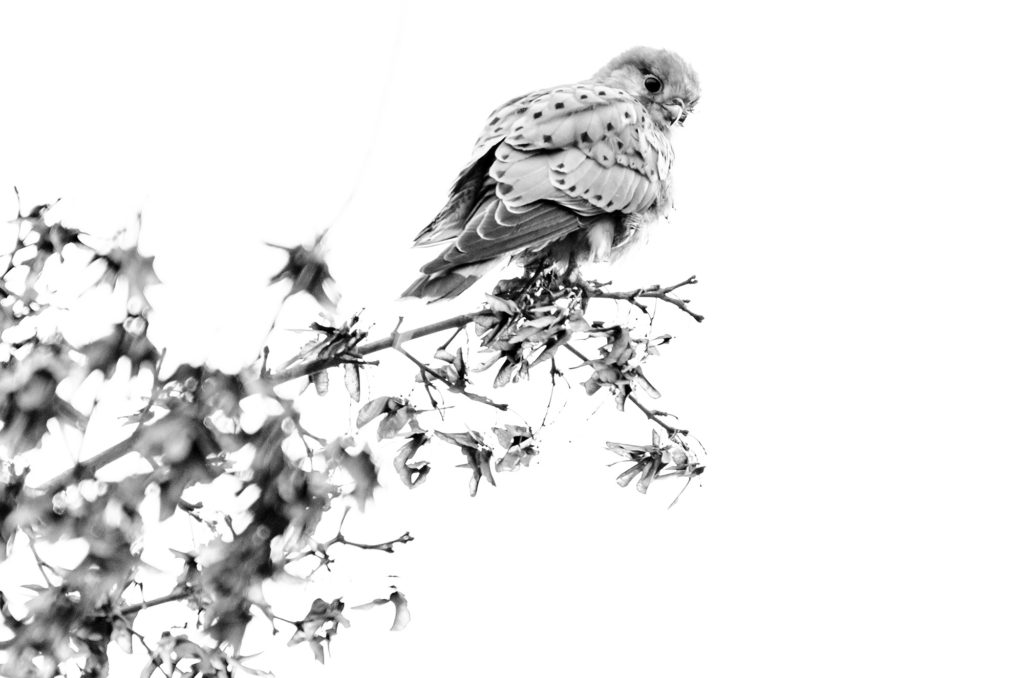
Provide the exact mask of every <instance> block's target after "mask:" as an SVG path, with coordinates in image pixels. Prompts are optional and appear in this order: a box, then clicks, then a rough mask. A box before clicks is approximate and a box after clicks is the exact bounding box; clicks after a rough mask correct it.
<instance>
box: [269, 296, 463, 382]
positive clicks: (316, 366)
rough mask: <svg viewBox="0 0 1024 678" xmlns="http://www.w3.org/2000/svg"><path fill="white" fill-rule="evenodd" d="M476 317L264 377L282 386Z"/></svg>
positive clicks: (450, 321) (456, 319)
mask: <svg viewBox="0 0 1024 678" xmlns="http://www.w3.org/2000/svg"><path fill="white" fill-rule="evenodd" d="M477 315H478V313H463V314H462V315H457V316H455V317H453V318H448V319H447V320H441V321H440V322H436V323H433V324H431V325H424V326H423V327H417V328H416V329H414V330H409V331H408V332H402V333H401V334H397V335H396V334H392V335H391V336H389V337H386V338H384V339H377V340H376V341H371V342H369V343H366V344H363V345H362V346H356V347H354V348H352V349H351V350H350V351H347V352H345V353H341V354H338V355H333V356H326V357H324V358H317V359H315V360H310V361H309V362H308V363H304V364H302V365H296V366H295V367H292V368H289V369H286V370H282V371H281V372H278V373H277V374H268V375H266V379H267V381H269V382H270V383H271V384H283V383H284V382H286V381H291V380H292V379H299V378H301V377H308V376H309V375H311V374H316V373H317V372H321V371H323V370H326V369H328V368H330V367H337V366H338V365H341V364H342V363H345V362H355V361H356V359H357V358H358V357H360V356H365V355H369V354H371V353H376V352H378V351H383V350H385V349H389V348H394V347H395V346H398V345H399V344H401V343H402V342H405V341H411V340H413V339H418V338H420V337H425V336H427V335H430V334H435V333H437V332H444V331H445V330H450V329H454V328H456V327H464V326H466V325H468V324H469V323H471V322H472V321H473V319H474V318H476V316H477Z"/></svg>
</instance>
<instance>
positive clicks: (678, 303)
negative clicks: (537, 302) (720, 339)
mask: <svg viewBox="0 0 1024 678" xmlns="http://www.w3.org/2000/svg"><path fill="white" fill-rule="evenodd" d="M695 284H697V276H690V277H689V278H687V279H686V280H684V281H682V282H680V283H676V284H675V285H670V286H668V287H662V286H661V285H651V286H650V287H638V288H637V289H635V290H630V291H628V292H606V291H604V290H602V289H600V288H597V289H591V290H588V291H587V295H588V296H590V297H591V298H594V299H620V300H622V301H628V302H629V303H631V304H633V305H634V306H636V307H637V308H639V309H640V310H641V311H643V312H644V313H648V315H649V312H648V310H647V307H646V306H645V305H643V304H641V303H640V302H638V301H637V299H658V300H659V301H664V302H667V303H669V304H672V305H673V306H675V307H676V308H678V309H680V310H681V311H683V312H685V313H687V314H689V315H690V317H692V318H693V319H694V320H696V321H697V322H701V321H702V320H704V316H702V315H700V314H697V313H694V312H693V311H691V310H690V307H689V306H687V304H688V303H690V300H689V299H679V298H677V297H674V296H672V292H674V291H675V290H677V289H679V288H680V287H682V286H683V285H695Z"/></svg>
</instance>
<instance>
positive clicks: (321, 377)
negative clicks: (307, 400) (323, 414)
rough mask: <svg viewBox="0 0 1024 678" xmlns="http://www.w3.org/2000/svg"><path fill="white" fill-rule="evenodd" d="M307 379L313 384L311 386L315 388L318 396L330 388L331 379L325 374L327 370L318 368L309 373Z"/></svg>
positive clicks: (325, 393)
mask: <svg viewBox="0 0 1024 678" xmlns="http://www.w3.org/2000/svg"><path fill="white" fill-rule="evenodd" d="M309 381H310V383H312V384H313V388H315V389H316V394H317V395H318V396H325V395H327V391H328V389H329V388H330V385H331V381H330V378H329V377H328V376H327V370H320V371H319V372H314V373H313V374H311V375H309Z"/></svg>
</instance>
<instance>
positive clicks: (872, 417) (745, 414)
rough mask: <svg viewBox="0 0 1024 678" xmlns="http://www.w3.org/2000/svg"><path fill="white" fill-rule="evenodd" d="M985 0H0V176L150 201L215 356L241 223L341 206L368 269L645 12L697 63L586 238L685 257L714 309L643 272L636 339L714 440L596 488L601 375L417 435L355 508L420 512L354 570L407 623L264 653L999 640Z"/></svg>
mask: <svg viewBox="0 0 1024 678" xmlns="http://www.w3.org/2000/svg"><path fill="white" fill-rule="evenodd" d="M826 5H827V7H826ZM1012 5H1013V3H981V2H972V3H943V2H930V3H924V2H922V3H910V2H902V3H901V2H884V3H882V2H859V3H849V4H847V5H845V8H841V7H839V6H837V5H836V4H834V3H811V2H807V3H798V2H787V3H756V2H701V3H698V2H682V1H676V2H665V3H652V2H628V3H621V2H588V3H586V4H585V5H581V4H579V3H571V4H570V3H565V4H555V3H552V2H517V3H515V4H512V5H508V4H500V3H498V4H495V3H473V4H469V3H466V4H464V5H458V4H453V3H420V4H411V3H410V4H409V5H408V6H405V7H403V6H401V5H398V4H388V3H383V2H381V3H375V6H374V8H373V9H367V8H366V7H365V6H360V7H359V8H358V9H354V8H353V7H352V6H348V5H343V4H342V3H325V4H315V3H314V4H306V3H303V4H301V5H299V4H295V3H293V4H289V6H288V9H287V10H285V9H281V8H280V7H278V6H271V5H268V4H263V3H245V4H223V5H221V4H218V5H217V7H213V6H211V5H209V4H198V3H197V4H190V3H174V4H173V6H167V7H165V8H163V9H160V8H157V7H156V6H154V5H149V4H145V5H141V4H132V5H129V4H125V5H119V6H113V5H106V4H95V3H90V4H89V5H88V6H86V5H85V4H84V3H83V4H65V5H52V4H41V3H31V4H30V3H21V4H13V3H12V4H5V5H4V7H3V9H2V10H0V74H2V81H0V85H2V98H0V210H2V213H3V214H7V215H11V216H13V214H14V202H13V195H12V194H11V191H10V190H9V188H7V187H10V186H12V185H14V184H17V185H18V186H19V188H21V190H22V195H23V199H24V201H25V202H26V203H27V204H33V203H35V202H41V201H49V200H52V199H54V198H56V197H58V196H62V197H63V200H64V203H65V204H64V209H65V211H64V213H63V214H64V215H65V216H66V218H67V220H68V223H69V224H71V225H74V226H78V227H81V228H83V229H86V230H90V229H91V230H97V231H105V232H110V231H113V230H115V229H116V228H119V227H122V226H128V225H130V224H131V223H132V220H133V215H134V213H135V212H136V211H137V210H139V209H141V210H142V211H143V212H144V220H145V225H144V228H143V241H142V246H143V248H144V249H145V250H148V251H149V253H151V254H156V255H157V256H158V264H157V267H158V268H157V272H158V273H159V275H160V276H161V277H162V279H163V280H164V283H165V285H164V288H163V290H161V291H159V292H157V293H156V294H154V299H155V300H156V303H157V308H158V311H157V313H158V315H157V316H156V317H155V318H154V328H153V331H154V334H155V335H156V338H157V339H159V340H162V341H167V342H171V341H173V342H180V343H182V344H183V346H184V348H183V349H182V350H181V352H180V354H179V355H178V356H177V357H178V358H179V359H193V360H200V359H209V360H212V361H214V362H217V363H218V364H221V365H224V366H226V367H230V366H231V365H235V366H237V365H238V364H241V363H244V362H246V361H248V360H249V359H250V358H251V356H252V355H254V354H255V352H256V350H257V349H258V346H259V342H260V341H261V340H262V336H263V331H264V330H265V327H266V323H267V322H268V321H269V318H270V315H271V314H272V312H273V307H274V303H275V299H276V296H275V294H274V293H270V294H268V293H266V292H264V290H263V287H264V281H265V280H266V278H267V276H268V275H269V274H270V273H272V272H273V271H274V270H275V266H278V265H279V257H277V256H275V255H274V253H273V252H271V251H269V250H267V249H266V248H265V247H264V246H263V245H262V243H263V242H264V241H274V242H279V243H283V244H294V243H297V242H301V241H303V240H307V239H309V238H310V237H312V235H313V234H314V233H315V232H317V231H319V230H320V229H322V228H324V227H325V226H327V225H329V224H334V227H333V231H332V233H331V236H330V243H331V246H332V255H331V259H330V260H331V262H332V264H333V265H334V266H335V270H336V272H337V274H338V278H339V280H340V282H341V289H342V292H343V294H344V295H345V299H344V302H343V310H345V311H346V312H347V311H350V310H354V309H358V308H361V307H362V306H364V305H368V304H369V305H374V304H378V305H379V304H381V303H385V302H384V301H382V300H390V299H392V298H393V297H394V296H395V295H396V294H397V293H398V292H399V291H400V290H401V289H402V288H403V287H405V286H406V285H407V284H408V283H409V281H410V280H411V279H412V277H413V276H414V273H415V270H416V268H417V266H418V265H419V264H420V263H422V261H423V258H424V256H425V253H424V252H416V251H412V250H410V249H409V248H408V243H409V242H410V241H411V238H412V236H413V235H414V234H415V233H416V232H417V231H418V229H419V228H421V226H422V225H423V224H425V223H426V222H427V221H428V220H429V219H430V218H431V217H432V216H433V215H434V213H435V212H436V210H437V209H438V208H439V207H440V206H441V205H442V204H443V201H444V197H445V195H446V191H447V189H448V187H449V185H450V183H451V181H452V180H453V179H454V177H455V174H456V173H457V172H458V171H459V169H460V168H461V166H462V163H463V162H464V161H465V159H466V158H467V156H468V153H469V150H470V148H471V145H472V142H473V140H474V139H475V137H476V134H477V132H478V131H479V129H480V128H481V126H482V124H483V122H484V121H485V116H486V115H487V113H488V112H489V111H490V110H491V109H492V108H494V107H495V106H496V105H497V104H499V103H502V102H504V101H505V100H507V99H508V98H510V97H511V96H514V95H516V94H519V93H523V92H525V91H529V90H531V89H535V88H538V87H542V86H547V85H555V84H561V83H564V82H571V81H573V80H577V79H581V78H584V77H587V76H589V75H590V74H591V73H592V72H593V71H595V70H596V69H597V68H598V67H600V66H601V65H602V64H603V63H604V62H605V61H607V60H608V59H609V58H611V57H612V56H614V55H615V54H617V53H618V52H619V51H621V50H622V49H625V48H627V47H630V46H632V45H634V44H650V45H653V46H664V47H668V48H671V49H674V50H676V51H678V52H679V53H680V54H682V55H683V56H684V58H686V59H688V60H689V61H690V62H691V63H692V64H693V65H694V66H695V68H696V69H697V71H698V72H699V74H700V76H701V79H702V84H703V96H702V99H701V104H700V107H699V108H698V110H697V113H696V114H695V115H694V116H693V117H692V119H691V120H688V122H687V125H686V127H685V128H684V129H683V130H682V133H681V134H677V151H678V153H677V169H676V177H677V185H678V197H677V206H678V208H679V209H678V211H677V213H676V214H675V215H674V218H673V221H672V222H671V224H670V225H668V226H667V227H664V228H662V229H660V231H659V232H657V233H655V234H654V237H653V239H652V242H651V245H650V246H649V247H648V248H647V249H646V250H644V251H643V252H640V253H638V254H637V255H635V256H634V257H633V258H632V259H631V260H630V261H628V262H626V263H624V264H623V265H622V266H620V267H618V268H616V269H614V270H613V271H612V273H611V275H613V277H614V278H615V279H616V281H618V283H619V284H620V285H621V286H622V287H626V286H628V285H635V284H641V283H643V284H646V283H655V282H660V283H669V282H674V281H677V280H681V279H682V278H684V277H686V276H689V275H690V274H692V273H695V274H697V275H698V277H699V278H700V280H701V284H700V285H699V286H698V287H697V288H695V289H693V290H692V291H691V294H690V297H691V298H692V299H693V300H694V304H693V306H694V308H695V309H697V310H699V311H700V312H702V313H705V314H706V315H707V316H708V320H707V321H706V322H705V323H704V324H703V325H701V326H697V325H694V324H692V323H688V322H686V320H685V319H684V318H680V319H678V321H677V322H668V321H666V318H670V317H671V316H669V314H668V313H667V311H668V310H669V309H665V310H664V311H663V314H662V316H661V320H662V321H664V322H665V327H668V328H674V329H676V330H677V334H678V335H679V339H678V341H677V342H675V343H673V344H671V345H670V347H669V349H668V350H666V351H665V355H664V356H663V357H662V358H660V359H658V362H657V363H656V364H655V365H654V366H652V368H651V370H650V374H651V377H652V380H654V381H655V383H656V385H658V386H659V387H660V388H661V390H662V391H663V393H664V394H665V398H664V400H663V401H661V403H659V405H660V406H663V407H665V409H669V410H672V411H675V412H678V413H680V414H682V415H683V417H684V419H683V423H684V425H686V426H687V427H689V428H690V429H691V430H692V431H693V432H694V433H695V434H696V435H697V436H698V437H700V438H701V440H702V441H703V442H704V443H705V445H706V446H707V447H708V448H709V450H710V457H709V460H708V461H709V468H708V471H707V473H706V474H705V476H704V478H703V481H702V482H701V483H700V485H697V484H696V483H694V484H693V485H692V486H691V487H690V489H689V490H688V491H687V493H686V495H684V498H683V499H682V500H681V502H680V504H679V505H678V506H677V508H675V509H674V510H672V511H668V512H666V511H665V510H664V506H665V505H666V504H667V502H668V500H669V499H670V497H671V495H672V492H673V489H672V488H669V487H665V488H662V489H660V490H659V492H656V493H654V496H652V497H648V498H642V497H639V496H638V495H636V493H635V492H634V491H633V490H632V489H630V490H620V489H619V488H617V487H616V486H615V485H614V483H613V482H612V480H613V477H614V474H615V471H614V470H612V469H607V468H605V466H604V464H605V463H607V462H608V461H611V456H610V455H609V454H606V453H605V452H604V451H603V450H602V449H601V446H602V443H603V441H604V440H607V439H620V440H627V441H628V440H636V441H640V440H643V439H644V438H645V437H646V436H647V435H649V427H648V426H646V424H645V422H643V421H642V419H641V418H640V417H638V416H636V415H635V414H630V415H618V414H616V413H615V412H614V409H613V408H612V407H611V406H609V405H608V404H607V403H606V404H605V405H604V406H603V407H601V408H600V409H598V410H597V413H596V415H594V416H593V417H592V418H590V419H587V417H589V416H590V414H591V413H592V412H594V408H597V407H598V405H599V402H600V401H598V400H597V399H596V398H595V399H592V400H588V401H586V402H583V403H582V404H581V406H579V407H578V408H576V409H570V410H567V411H565V412H563V413H562V414H561V415H560V417H559V422H558V424H557V425H556V427H555V432H554V433H552V434H551V442H550V443H549V446H548V448H547V449H546V450H545V451H544V453H543V457H542V459H541V463H540V464H539V465H538V466H536V467H535V468H531V469H530V470H529V471H527V472H522V473H520V474H517V475H516V476H511V477H510V476H501V477H499V479H498V480H499V486H498V487H497V488H491V487H483V488H481V493H480V496H478V497H477V498H476V499H473V500H471V499H469V498H468V497H466V496H465V491H464V488H465V480H466V477H465V474H466V473H467V472H466V471H464V470H462V469H452V468H450V466H451V464H449V463H448V462H449V461H450V462H452V463H458V462H459V460H458V459H457V457H458V455H457V453H456V452H455V451H454V448H452V450H450V456H449V457H445V456H444V451H442V450H441V449H438V450H436V451H435V452H433V453H432V454H431V458H433V459H434V460H435V462H436V466H437V467H438V468H436V469H435V471H434V474H433V475H432V476H431V478H430V480H429V481H428V482H427V484H426V485H425V486H424V487H423V488H422V489H421V490H417V491H416V492H415V493H403V492H395V493H393V494H392V495H389V497H388V498H385V499H382V501H381V503H380V506H379V510H380V513H379V515H380V516H381V518H380V519H381V521H382V523H380V524H377V525H383V527H380V528H379V529H380V530H381V532H376V533H374V534H376V536H378V537H380V538H382V539H383V538H387V537H389V536H396V535H397V533H400V532H401V531H402V530H404V529H410V530H412V531H413V533H414V535H415V536H416V537H417V541H416V542H415V543H414V544H411V545H409V546H408V547H407V548H406V549H405V552H404V553H403V554H402V555H401V556H399V557H396V558H392V559H391V560H390V561H387V562H385V563H384V564H383V565H381V566H380V569H379V571H380V572H384V571H386V572H388V573H391V572H396V573H400V574H401V575H402V579H401V585H402V588H403V590H405V591H407V593H408V594H409V596H410V600H411V604H412V613H413V624H412V626H411V627H410V628H409V629H408V630H407V631H406V632H403V633H401V634H378V633H376V632H375V631H373V632H368V631H364V630H357V631H354V632H353V633H352V634H351V635H350V636H349V639H347V640H346V639H343V640H342V641H340V642H338V643H336V644H335V647H334V650H335V655H336V656H337V658H336V659H335V660H334V661H333V663H330V662H329V663H328V665H327V667H326V668H321V667H318V666H316V665H314V664H313V663H312V660H311V659H309V657H308V653H307V651H306V650H304V649H301V648H298V649H296V650H295V651H292V652H289V653H287V654H285V655H280V656H278V655H275V656H274V657H273V658H272V660H273V661H274V662H277V664H276V666H277V667H278V668H279V669H281V668H284V669H285V673H283V674H282V675H291V674H294V673H295V672H297V671H299V670H300V669H301V671H302V672H303V673H305V674H306V675H309V676H321V675H323V676H327V675H338V673H339V672H341V671H344V672H346V673H347V674H348V675H392V674H393V675H402V673H408V672H411V671H420V672H423V673H425V674H426V675H431V674H434V673H441V672H443V673H444V674H445V675H453V676H460V675H470V674H475V673H478V672H483V673H487V674H489V675H499V676H503V675H517V674H519V673H521V672H523V671H532V672H534V673H537V674H539V675H554V674H556V673H557V672H571V673H572V675H613V674H624V673H630V674H631V673H635V672H640V673H643V674H644V675H679V674H685V675H692V676H743V675H776V674H779V675H789V676H820V675H828V676H845V675H850V676H863V675H883V676H887V675H893V676H896V675H931V676H936V675H991V676H997V675H1011V674H1019V673H1020V671H1021V659H1020V653H1019V652H1018V651H1017V648H1018V647H1019V642H1020V638H1021V635H1022V632H1024V624H1022V622H1021V620H1022V616H1021V610H1022V609H1024V585H1022V583H1021V577H1020V573H1021V571H1024V558H1022V556H1021V553H1020V544H1019V537H1020V518H1021V515H1022V509H1024V506H1022V501H1021V499H1020V497H1021V492H1020V490H1019V487H1018V486H1019V484H1020V478H1021V474H1022V472H1024V458H1022V455H1021V452H1022V449H1021V442H1020V436H1019V432H1018V430H1017V429H1018V424H1019V421H1020V417H1021V407H1022V405H1024V402H1022V397H1021V383H1022V382H1021V380H1022V377H1024V359H1022V352H1021V349H1020V346H1021V345H1022V344H1024V336H1022V334H1024V333H1022V331H1021V321H1020V320H1019V312H1018V306H1019V294H1020V292H1021V291H1022V290H1024V285H1022V283H1024V281H1022V276H1021V265H1020V261H1019V260H1020V258H1021V256H1022V248H1021V227H1022V226H1024V219H1022V209H1021V200H1020V196H1021V186H1022V185H1024V161H1022V158H1024V134H1022V132H1021V127H1022V124H1021V120H1022V119H1024V105H1022V97H1021V87H1020V84H1019V83H1020V74H1019V70H1020V65H1021V64H1022V63H1024V54H1022V51H1024V50H1022V49H1021V47H1020V35H1019V27H1020V22H1019V20H1016V19H1015V18H1014V17H1011V16H1010V14H1011V11H1010V10H1011V7H1012ZM466 303H468V304H472V299H469V300H467V301H466V302H464V304H463V305H465V304H466ZM452 310H454V309H444V308H438V307H432V308H431V309H429V310H427V311H423V310H422V309H420V310H416V309H414V308H411V307H408V306H407V305H405V306H403V307H402V312H403V313H407V314H409V315H410V316H414V317H415V318H417V319H419V320H425V319H427V318H429V317H431V314H433V313H436V314H438V315H439V314H441V313H448V312H450V311H452ZM395 312H397V310H396V309H395V308H392V307H390V306H388V307H386V308H385V312H381V313H380V317H379V318H378V321H379V322H380V329H381V330H382V331H384V330H390V323H391V322H393V315H394V313H395ZM580 380H582V377H581V378H580ZM544 395H545V396H546V391H545V392H544ZM577 397H580V398H581V397H583V396H582V394H580V395H578V396H577ZM559 436H561V437H559ZM568 439H571V441H572V443H571V444H570V443H568V442H566V441H567V440H568ZM386 461H387V460H385V462H386ZM366 524H367V525H369V526H371V527H372V528H373V529H377V528H376V527H374V526H375V523H374V522H373V514H371V515H370V519H369V520H368V521H367V522H366ZM388 530H391V531H395V533H394V534H392V533H391V532H388ZM300 614H301V613H300ZM275 642H277V641H275ZM371 672H372V673H371ZM400 672H402V673H400Z"/></svg>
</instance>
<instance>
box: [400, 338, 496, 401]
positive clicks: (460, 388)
mask: <svg viewBox="0 0 1024 678" xmlns="http://www.w3.org/2000/svg"><path fill="white" fill-rule="evenodd" d="M392 348H393V349H395V350H396V351H398V352H399V353H401V354H402V355H404V356H405V357H406V358H408V359H409V360H411V361H412V363H413V364H414V365H416V367H418V368H420V371H421V372H423V373H426V374H429V375H430V376H432V377H434V378H435V379H437V380H438V381H440V382H441V383H442V384H444V385H445V386H447V387H448V390H450V391H451V392H452V393H458V394H461V395H464V396H466V397H467V398H469V399H470V400H473V401H475V402H478V403H483V404H484V405H490V406H491V407H493V408H495V409H499V410H501V411H502V412H505V411H506V410H508V405H506V404H505V403H496V402H494V401H493V400H491V399H490V398H488V397H487V396H482V395H479V394H477V393H473V392H471V391H467V390H466V387H465V386H459V385H458V384H453V383H452V382H451V381H449V380H448V378H447V377H446V376H444V375H443V374H441V373H440V372H438V371H437V370H434V369H431V368H429V367H427V366H426V365H424V364H423V363H422V362H420V360H419V359H418V358H417V357H416V356H414V355H413V354H411V353H409V352H408V351H406V350H405V349H404V348H402V346H401V344H395V345H394V346H392ZM424 383H426V382H424ZM434 409H437V408H436V407H435V408H434Z"/></svg>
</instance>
